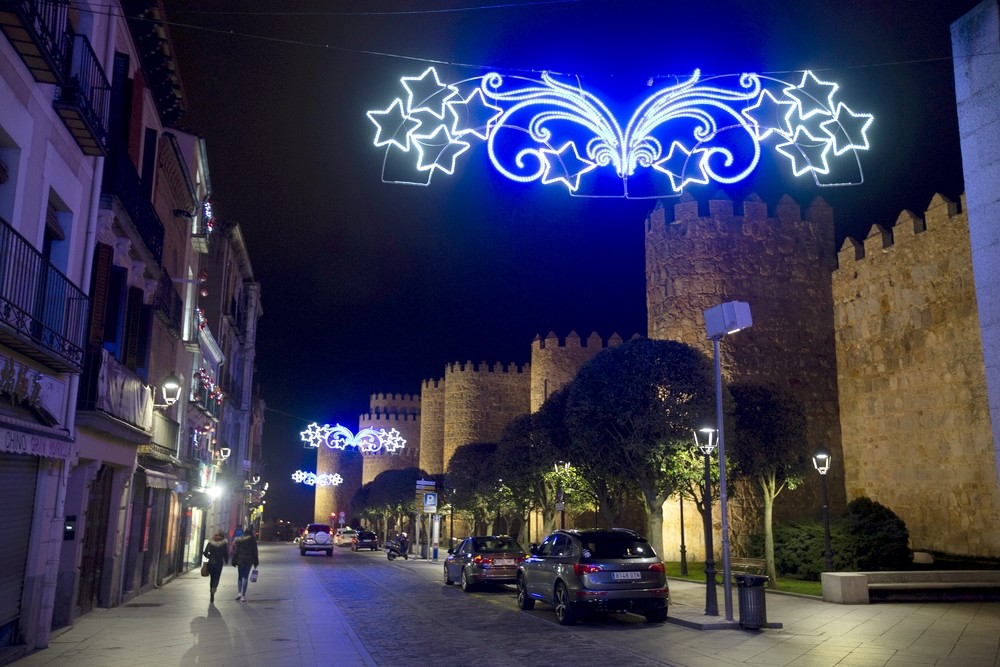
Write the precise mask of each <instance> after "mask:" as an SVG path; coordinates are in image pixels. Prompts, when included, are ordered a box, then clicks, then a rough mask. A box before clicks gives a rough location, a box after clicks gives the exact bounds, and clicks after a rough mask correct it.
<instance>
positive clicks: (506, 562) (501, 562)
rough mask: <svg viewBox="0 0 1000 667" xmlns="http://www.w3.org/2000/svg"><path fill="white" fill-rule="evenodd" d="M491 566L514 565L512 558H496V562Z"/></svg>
mask: <svg viewBox="0 0 1000 667" xmlns="http://www.w3.org/2000/svg"><path fill="white" fill-rule="evenodd" d="M493 564H494V565H513V564H514V559H513V558H497V559H496V560H494V561H493Z"/></svg>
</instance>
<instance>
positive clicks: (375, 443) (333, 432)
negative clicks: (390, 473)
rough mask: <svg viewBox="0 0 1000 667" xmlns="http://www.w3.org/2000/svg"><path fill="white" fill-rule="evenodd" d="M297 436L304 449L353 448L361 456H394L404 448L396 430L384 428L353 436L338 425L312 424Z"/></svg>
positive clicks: (364, 430) (364, 429) (363, 431)
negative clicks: (360, 453) (378, 454)
mask: <svg viewBox="0 0 1000 667" xmlns="http://www.w3.org/2000/svg"><path fill="white" fill-rule="evenodd" d="M299 435H300V437H301V438H302V441H303V442H304V443H305V446H306V447H314V448H318V447H319V446H320V445H326V446H327V447H328V448H329V449H347V448H348V447H353V448H355V449H357V450H358V451H360V452H362V453H363V454H377V453H379V452H385V453H387V454H395V453H396V452H397V451H398V450H400V449H403V448H404V447H406V440H405V439H404V438H403V436H402V435H400V433H399V431H397V430H396V429H392V430H389V431H386V430H385V429H384V428H380V429H374V428H363V429H361V430H360V431H358V432H357V434H354V433H352V432H351V430H350V429H349V428H347V427H346V426H341V425H340V424H335V425H333V426H330V425H329V424H324V425H322V426H320V425H319V424H318V423H316V422H313V423H312V424H309V426H308V427H307V428H306V430H305V431H302V432H301V433H300V434H299Z"/></svg>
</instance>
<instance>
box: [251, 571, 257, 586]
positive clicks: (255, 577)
mask: <svg viewBox="0 0 1000 667" xmlns="http://www.w3.org/2000/svg"><path fill="white" fill-rule="evenodd" d="M250 583H252V584H256V583H257V570H256V568H255V569H254V570H253V572H251V573H250Z"/></svg>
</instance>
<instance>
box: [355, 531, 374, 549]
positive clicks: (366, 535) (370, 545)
mask: <svg viewBox="0 0 1000 667" xmlns="http://www.w3.org/2000/svg"><path fill="white" fill-rule="evenodd" d="M359 549H371V550H372V551H378V535H376V534H375V533H373V532H372V531H370V530H359V531H358V533H357V535H355V536H354V539H353V540H351V551H358V550H359Z"/></svg>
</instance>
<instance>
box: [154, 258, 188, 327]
mask: <svg viewBox="0 0 1000 667" xmlns="http://www.w3.org/2000/svg"><path fill="white" fill-rule="evenodd" d="M153 309H154V310H155V312H156V314H157V316H158V317H159V318H160V319H161V320H162V321H163V323H164V324H166V325H167V330H168V331H170V333H171V334H173V336H174V337H175V338H180V337H181V328H182V327H183V326H184V301H182V300H181V297H180V296H179V295H178V294H177V290H175V289H174V281H173V280H171V278H170V275H169V274H168V273H167V272H166V271H163V273H162V274H161V275H160V282H159V283H158V284H157V285H156V293H155V294H154V295H153Z"/></svg>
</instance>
